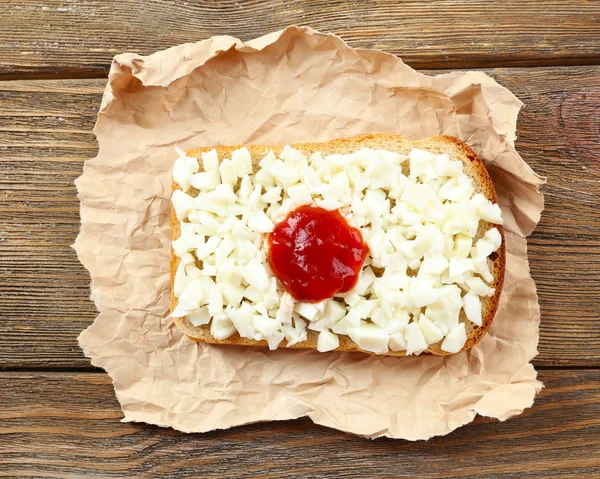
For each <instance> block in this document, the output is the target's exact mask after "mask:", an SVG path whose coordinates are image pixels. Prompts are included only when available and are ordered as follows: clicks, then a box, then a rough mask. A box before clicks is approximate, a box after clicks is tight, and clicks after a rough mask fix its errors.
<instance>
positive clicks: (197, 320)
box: [187, 306, 211, 327]
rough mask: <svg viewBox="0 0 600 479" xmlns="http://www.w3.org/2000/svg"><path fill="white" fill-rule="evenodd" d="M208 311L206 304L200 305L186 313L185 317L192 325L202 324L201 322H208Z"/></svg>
mask: <svg viewBox="0 0 600 479" xmlns="http://www.w3.org/2000/svg"><path fill="white" fill-rule="evenodd" d="M210 318H211V316H210V313H209V312H208V308H207V307H206V306H203V307H201V308H200V309H198V310H196V311H194V312H193V313H190V314H188V315H187V319H188V321H189V322H190V323H192V326H196V327H197V326H202V325H203V324H208V323H209V322H210Z"/></svg>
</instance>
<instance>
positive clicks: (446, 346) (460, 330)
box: [440, 323, 467, 354]
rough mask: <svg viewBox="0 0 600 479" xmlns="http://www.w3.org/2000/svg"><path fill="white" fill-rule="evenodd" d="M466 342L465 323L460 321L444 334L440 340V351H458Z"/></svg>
mask: <svg viewBox="0 0 600 479" xmlns="http://www.w3.org/2000/svg"><path fill="white" fill-rule="evenodd" d="M466 342H467V331H466V329H465V323H460V324H459V325H457V326H455V327H454V328H453V329H452V330H451V331H450V332H449V333H448V334H447V335H446V338H445V339H444V341H442V345H441V346H440V347H441V349H442V351H446V352H447V353H452V354H454V353H457V352H459V351H460V350H461V349H462V348H463V346H464V345H465V343H466Z"/></svg>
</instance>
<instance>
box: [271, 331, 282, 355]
mask: <svg viewBox="0 0 600 479" xmlns="http://www.w3.org/2000/svg"><path fill="white" fill-rule="evenodd" d="M284 337H285V336H284V334H283V333H282V332H281V331H275V332H274V333H273V334H272V335H271V336H269V337H268V338H267V343H268V344H269V349H270V350H271V351H275V350H276V349H277V348H278V347H279V344H280V343H281V341H283V338H284Z"/></svg>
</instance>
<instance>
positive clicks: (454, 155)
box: [171, 134, 506, 356]
mask: <svg viewBox="0 0 600 479" xmlns="http://www.w3.org/2000/svg"><path fill="white" fill-rule="evenodd" d="M292 146H293V148H295V149H297V150H299V151H301V152H302V153H303V154H304V155H306V156H307V157H308V156H310V155H311V154H312V153H314V152H321V153H322V154H323V155H329V154H346V153H353V152H355V151H357V150H359V149H361V148H373V149H382V150H388V151H392V152H397V153H400V154H408V153H409V152H410V150H411V149H412V148H420V149H423V150H427V151H430V152H432V153H435V154H438V155H439V154H442V153H446V154H448V155H449V156H450V158H451V159H453V160H460V161H462V162H463V165H464V168H463V169H464V172H465V174H467V175H468V176H469V177H470V178H471V179H472V181H473V187H474V188H475V193H481V194H483V195H484V196H485V197H486V198H487V199H489V200H490V201H491V202H492V203H497V202H498V198H497V196H496V191H495V189H494V185H493V184H492V181H491V179H490V177H489V175H488V172H487V170H486V168H485V166H484V164H483V162H482V161H481V160H480V159H479V157H478V156H477V155H476V154H475V152H474V151H473V150H472V149H471V148H470V147H469V146H468V145H467V144H466V143H464V142H463V141H461V140H459V139H457V138H454V137H450V136H436V137H431V138H427V139H423V140H418V141H411V140H409V139H407V138H405V137H403V136H401V135H395V134H369V135H362V136H355V137H351V138H344V139H339V140H333V141H328V142H325V143H303V144H296V145H292ZM213 148H214V149H216V151H217V154H218V156H219V160H222V159H224V158H231V153H232V152H233V151H234V150H236V149H239V148H241V146H216V147H213V146H210V147H204V148H195V149H192V150H188V151H187V156H190V157H196V158H198V160H199V163H200V165H202V162H201V161H200V160H201V154H202V153H203V152H208V151H210V150H212V149H213ZM247 148H248V150H249V151H250V154H251V156H252V164H253V168H254V171H256V170H257V169H258V162H259V161H260V160H261V159H262V158H263V157H264V156H265V155H266V154H267V153H268V152H269V151H273V152H274V153H275V154H276V155H279V153H280V152H281V151H282V149H283V146H270V145H268V146H265V145H250V146H247ZM176 189H179V186H178V185H177V184H176V183H173V191H175V190H176ZM171 227H172V231H173V241H174V240H176V239H177V238H179V235H180V228H179V222H178V220H177V217H176V215H175V211H174V210H173V209H172V210H171ZM494 227H495V228H497V229H498V231H500V234H501V235H502V246H501V247H500V249H498V251H496V252H495V253H493V254H492V255H491V256H490V257H489V258H488V264H489V266H490V271H491V272H492V274H493V276H494V279H493V281H492V282H491V283H490V286H491V287H493V288H495V290H496V291H495V293H494V294H493V295H492V296H491V297H485V298H481V301H482V316H483V324H482V326H476V325H475V324H473V323H471V322H470V321H468V320H467V318H466V316H465V313H464V311H462V310H461V313H460V318H459V320H460V321H461V322H464V323H465V327H466V331H467V342H466V343H465V345H464V347H463V348H462V350H461V351H464V350H467V349H470V348H472V347H473V346H474V345H475V344H477V343H478V342H479V341H480V340H481V338H482V337H483V336H484V334H485V333H486V332H487V330H488V329H489V328H490V325H491V324H492V321H493V319H494V316H495V314H496V310H497V308H498V301H499V299H500V293H501V291H502V285H503V282H504V270H505V264H506V250H505V245H504V230H503V228H502V226H500V225H492V224H490V223H487V222H485V221H483V220H482V221H480V223H479V230H478V231H477V235H476V236H475V240H477V239H479V238H480V237H482V236H483V235H484V234H485V233H486V232H487V231H488V230H489V229H491V228H494ZM178 265H179V258H178V257H177V256H175V254H174V253H173V251H171V311H173V310H174V309H175V307H176V306H177V298H176V297H175V296H174V294H173V292H172V291H173V283H174V277H175V272H176V271H177V267H178ZM175 324H176V325H177V327H178V328H179V329H180V330H181V331H182V332H183V333H185V334H186V335H187V336H189V337H190V338H191V339H194V340H196V341H199V342H203V343H211V344H228V345H238V346H263V347H265V346H267V342H266V341H254V340H251V339H246V338H242V337H240V336H239V335H238V334H237V333H235V334H234V335H233V336H231V337H229V338H228V339H225V340H218V339H215V338H214V337H213V336H212V335H211V334H210V326H209V325H203V326H198V327H196V326H193V325H192V324H191V323H190V322H189V321H188V320H187V319H186V318H185V317H183V318H176V319H175ZM307 333H308V338H307V341H304V342H300V343H296V344H294V345H292V346H291V348H296V349H316V348H317V337H318V335H319V333H318V332H316V331H311V330H307ZM339 340H340V345H339V347H338V348H337V349H336V351H362V352H365V353H367V354H373V353H370V352H368V351H363V350H361V349H360V348H359V347H358V346H357V345H356V344H355V343H354V342H353V341H352V340H351V339H350V338H349V337H348V336H342V335H340V336H339ZM441 342H442V341H440V342H439V343H436V344H432V345H430V346H429V348H428V349H427V350H426V353H430V354H436V355H447V354H449V353H447V352H445V351H443V350H442V349H441V347H440V345H441ZM285 346H286V341H285V340H283V341H282V343H281V344H280V346H279V347H285ZM386 355H388V356H405V355H406V354H405V352H404V351H398V352H393V351H390V352H389V353H387V354H386Z"/></svg>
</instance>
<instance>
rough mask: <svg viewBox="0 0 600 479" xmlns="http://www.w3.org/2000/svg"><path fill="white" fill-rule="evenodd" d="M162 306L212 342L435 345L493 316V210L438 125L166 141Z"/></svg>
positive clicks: (440, 351)
mask: <svg viewBox="0 0 600 479" xmlns="http://www.w3.org/2000/svg"><path fill="white" fill-rule="evenodd" d="M178 152H179V157H178V158H177V160H176V161H175V163H174V166H173V192H172V214H171V226H172V232H173V233H172V240H173V241H172V252H171V291H172V294H171V308H170V309H171V311H170V317H171V318H173V320H174V323H175V325H176V326H177V327H178V328H179V329H180V330H181V331H182V332H183V333H184V334H185V335H187V336H188V337H189V338H191V339H193V340H195V341H198V342H202V343H210V344H223V345H238V346H260V347H268V348H270V349H272V350H273V349H277V348H280V347H286V348H295V349H314V350H317V351H320V352H327V351H347V352H352V351H354V352H363V353H369V354H379V355H392V356H406V355H418V354H422V353H424V354H436V355H448V354H455V353H458V352H460V351H465V350H467V349H469V348H471V347H473V346H474V345H475V344H476V343H477V342H478V341H480V340H481V338H482V337H483V336H484V335H485V333H486V332H487V330H488V329H489V328H490V325H491V323H492V321H493V319H494V316H495V314H496V310H497V308H498V302H499V298H500V294H501V291H502V285H503V281H504V271H505V258H506V252H505V244H504V230H503V228H502V224H503V220H502V215H501V210H500V207H499V206H498V199H497V195H496V192H495V189H494V186H493V184H492V182H491V180H490V177H489V174H488V172H487V170H486V168H485V165H484V163H483V162H482V161H481V159H480V158H479V157H478V156H477V155H476V154H475V152H474V151H473V150H472V149H471V148H470V147H469V146H468V145H467V144H466V143H464V142H462V141H461V140H459V139H457V138H453V137H449V136H437V137H431V138H427V139H422V140H418V141H412V140H409V139H407V138H406V137H403V136H401V135H396V134H368V135H362V136H356V137H351V138H344V139H338V140H333V141H329V142H323V143H304V144H296V145H284V146H275V145H248V146H215V147H203V148H196V149H191V150H188V151H185V152H184V151H182V150H178Z"/></svg>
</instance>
